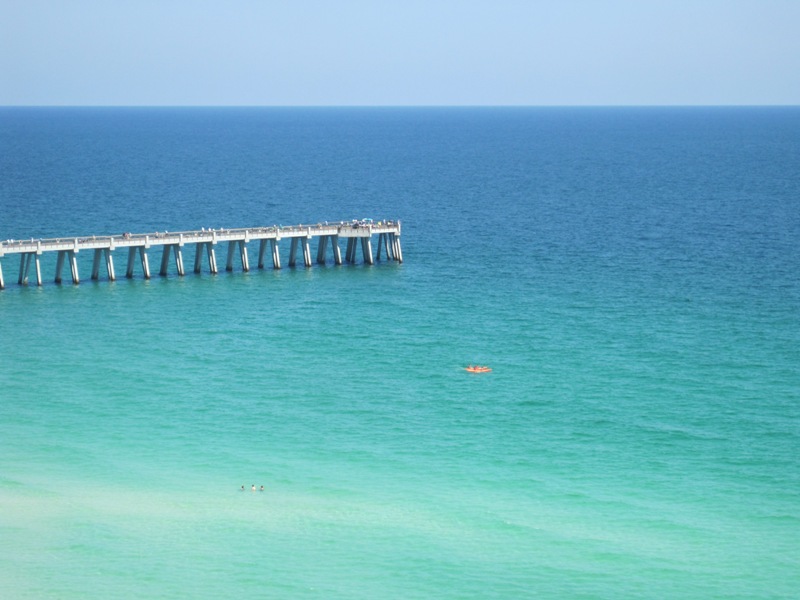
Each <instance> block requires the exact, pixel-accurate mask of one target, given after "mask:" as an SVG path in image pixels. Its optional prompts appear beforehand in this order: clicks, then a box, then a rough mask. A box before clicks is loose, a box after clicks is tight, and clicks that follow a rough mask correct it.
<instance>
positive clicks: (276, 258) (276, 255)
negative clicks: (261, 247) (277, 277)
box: [270, 239, 281, 269]
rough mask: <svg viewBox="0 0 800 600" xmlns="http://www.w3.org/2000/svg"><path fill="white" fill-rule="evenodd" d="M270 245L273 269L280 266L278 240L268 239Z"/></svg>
mask: <svg viewBox="0 0 800 600" xmlns="http://www.w3.org/2000/svg"><path fill="white" fill-rule="evenodd" d="M270 245H271V246H272V267H273V268H275V269H280V268H281V254H280V251H279V250H278V240H277V239H274V240H270Z"/></svg>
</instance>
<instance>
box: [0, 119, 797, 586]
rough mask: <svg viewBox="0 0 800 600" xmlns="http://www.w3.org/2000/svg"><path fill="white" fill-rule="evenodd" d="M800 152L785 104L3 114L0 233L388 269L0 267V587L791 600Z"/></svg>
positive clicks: (50, 262) (188, 256)
mask: <svg viewBox="0 0 800 600" xmlns="http://www.w3.org/2000/svg"><path fill="white" fill-rule="evenodd" d="M798 167H800V109H798V108H792V107H786V108H779V107H775V108H757V107H751V108H724V107H709V108H700V107H698V108H656V107H653V108H0V240H6V239H27V238H31V237H67V236H89V235H109V234H113V235H119V234H121V233H122V232H127V231H130V232H134V233H146V232H155V231H180V230H188V229H200V228H201V227H207V228H208V227H212V228H220V227H223V228H237V227H256V226H270V225H273V224H281V225H292V224H298V223H316V222H322V221H326V220H329V221H338V220H351V219H362V218H373V219H375V220H376V221H377V220H379V219H400V220H401V222H402V227H403V229H402V238H401V240H402V245H403V258H404V262H403V263H402V264H398V263H396V262H391V261H389V262H387V261H382V262H378V263H376V264H374V265H366V264H363V263H361V262H359V264H355V265H347V264H346V265H343V266H335V265H332V264H330V263H329V264H327V265H325V266H320V265H315V266H313V267H311V268H305V267H298V268H287V267H286V265H285V262H284V268H283V269H281V270H274V269H272V268H268V269H264V270H259V269H252V270H251V271H249V272H247V273H244V272H242V271H241V269H239V268H236V269H234V271H233V272H230V273H228V272H224V271H223V272H221V273H220V274H217V275H211V274H210V273H209V272H208V271H207V270H205V271H204V272H203V273H201V274H191V273H190V274H187V275H186V276H184V277H179V276H178V275H177V274H175V273H173V272H171V273H170V274H169V275H168V276H166V277H159V276H157V275H156V276H154V277H153V278H152V279H150V280H144V279H143V278H142V277H141V276H140V275H139V274H138V272H137V275H136V277H134V278H133V279H130V280H128V279H125V278H124V277H121V278H119V279H117V281H114V282H110V281H107V279H106V278H105V277H103V276H102V274H101V277H100V280H99V281H91V280H90V279H89V277H88V275H89V273H90V270H91V255H90V253H88V252H83V253H80V254H79V263H80V271H81V277H82V281H81V283H80V284H79V285H72V284H71V283H64V284H61V285H57V284H55V283H53V282H52V280H53V274H54V264H55V259H54V258H53V257H47V256H46V257H44V259H43V268H44V278H45V283H44V285H43V286H41V287H37V286H35V285H29V286H18V285H17V281H16V280H17V274H18V268H19V267H18V260H15V258H16V257H15V256H13V255H12V256H6V257H5V258H2V259H0V261H1V262H0V264H2V268H3V272H4V275H5V282H6V289H5V290H3V291H0V340H1V342H0V590H2V592H0V596H2V597H3V598H4V599H6V598H7V599H9V600H16V599H37V600H38V599H56V598H57V599H79V598H80V599H86V598H110V597H113V598H116V599H118V600H126V599H133V598H137V599H138V598H147V597H152V598H229V597H243V596H249V597H259V598H281V599H284V598H287V599H294V598H325V599H336V598H341V599H358V598H363V599H378V598H437V599H439V598H440V599H466V598H475V599H492V598H496V599H501V598H502V599H505V598H508V599H512V598H513V599H518V598H537V599H564V598H570V599H573V598H574V599H606V598H607V599H619V598H645V599H647V598H653V599H679V598H680V599H683V598H703V599H707V598H726V599H730V598H733V599H735V598H741V599H744V598H748V599H750V598H771V599H784V598H785V599H788V598H797V590H798V589H800V270H798V267H800V243H798V240H800V169H798ZM255 252H256V246H254V245H253V244H251V248H250V255H251V256H250V258H251V264H252V263H253V262H254V253H255ZM286 252H287V249H286V248H285V247H284V248H282V253H284V257H285V255H286ZM117 254H119V252H118V253H117ZM221 256H222V255H221V254H220V256H218V260H219V261H220V262H222V260H223V258H221ZM158 258H160V257H159V256H157V255H155V254H154V255H153V256H152V257H151V264H157V262H158ZM193 258H194V253H193V250H190V249H187V250H186V251H185V257H184V260H186V261H187V265H188V264H191V261H192V260H193ZM124 259H125V257H124V256H122V255H120V256H117V274H118V276H119V275H120V272H121V271H122V274H123V275H124ZM284 260H285V259H284ZM189 270H191V269H189ZM65 281H69V279H68V278H67V279H66V280H65ZM469 364H485V365H489V366H490V367H492V372H491V373H487V374H471V373H467V372H466V371H465V370H464V367H466V366H467V365H469ZM262 485H263V486H264V491H251V487H252V486H255V487H256V489H257V490H260V487H261V486H262ZM243 487H244V490H242V488H243Z"/></svg>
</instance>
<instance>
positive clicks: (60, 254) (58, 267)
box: [55, 250, 67, 283]
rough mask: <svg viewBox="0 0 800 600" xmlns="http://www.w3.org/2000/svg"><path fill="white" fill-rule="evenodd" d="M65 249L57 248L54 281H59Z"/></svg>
mask: <svg viewBox="0 0 800 600" xmlns="http://www.w3.org/2000/svg"><path fill="white" fill-rule="evenodd" d="M66 254H67V251H66V250H59V251H58V258H56V276H55V282H56V283H61V269H63V268H64V257H65V256H66Z"/></svg>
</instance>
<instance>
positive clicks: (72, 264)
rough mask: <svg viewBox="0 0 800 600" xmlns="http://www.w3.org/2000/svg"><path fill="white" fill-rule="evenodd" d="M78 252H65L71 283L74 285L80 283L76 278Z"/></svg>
mask: <svg viewBox="0 0 800 600" xmlns="http://www.w3.org/2000/svg"><path fill="white" fill-rule="evenodd" d="M77 254H78V252H77V251H76V250H67V259H68V260H69V269H70V271H71V272H72V283H74V284H75V285H77V284H79V283H80V282H81V278H80V277H79V276H78V256H77Z"/></svg>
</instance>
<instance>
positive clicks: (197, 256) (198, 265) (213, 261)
mask: <svg viewBox="0 0 800 600" xmlns="http://www.w3.org/2000/svg"><path fill="white" fill-rule="evenodd" d="M214 244H215V242H197V244H196V245H195V253H194V272H195V273H200V272H201V271H202V270H203V252H205V253H206V254H207V255H208V270H209V271H211V274H212V275H216V274H217V255H216V254H215V252H214Z"/></svg>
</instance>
